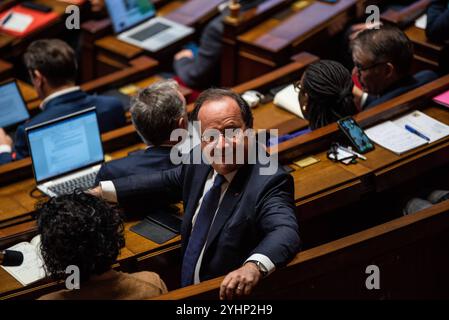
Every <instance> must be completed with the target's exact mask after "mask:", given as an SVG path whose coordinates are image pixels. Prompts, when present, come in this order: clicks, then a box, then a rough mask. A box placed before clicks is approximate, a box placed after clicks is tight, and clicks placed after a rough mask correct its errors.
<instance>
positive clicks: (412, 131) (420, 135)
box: [405, 124, 430, 141]
mask: <svg viewBox="0 0 449 320" xmlns="http://www.w3.org/2000/svg"><path fill="white" fill-rule="evenodd" d="M405 129H407V130H408V131H410V132H411V133H413V134H416V135H417V136H418V137H421V138H423V139H424V140H426V141H430V138H429V137H427V136H425V135H424V134H422V133H421V132H419V131H418V130H416V129H415V128H413V127H411V126H409V125H408V124H406V125H405Z"/></svg>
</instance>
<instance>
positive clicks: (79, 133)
mask: <svg viewBox="0 0 449 320" xmlns="http://www.w3.org/2000/svg"><path fill="white" fill-rule="evenodd" d="M27 133H28V143H29V146H30V153H31V157H32V160H33V168H34V175H35V178H36V181H37V182H40V181H43V180H47V179H50V178H53V177H56V176H59V175H62V174H66V173H70V172H72V171H75V170H78V169H81V168H83V167H86V166H89V165H93V164H96V163H99V162H101V161H102V160H103V148H102V145H101V137H100V130H99V128H98V122H97V115H96V112H95V108H92V109H89V111H87V112H80V113H75V114H72V115H70V116H68V117H63V118H62V119H57V120H55V121H50V122H47V123H44V124H40V125H37V126H34V127H31V128H29V129H27Z"/></svg>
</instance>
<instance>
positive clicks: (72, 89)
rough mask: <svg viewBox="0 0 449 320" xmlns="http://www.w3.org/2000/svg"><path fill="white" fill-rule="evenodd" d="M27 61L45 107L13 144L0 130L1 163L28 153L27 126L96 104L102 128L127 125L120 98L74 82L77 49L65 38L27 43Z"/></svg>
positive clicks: (20, 131) (23, 126)
mask: <svg viewBox="0 0 449 320" xmlns="http://www.w3.org/2000/svg"><path fill="white" fill-rule="evenodd" d="M24 61H25V65H26V67H27V69H28V71H29V73H30V77H31V80H32V82H33V85H34V87H35V89H36V91H37V93H38V95H39V98H41V99H42V103H41V106H40V108H41V109H42V111H41V112H40V113H39V114H38V115H36V116H35V117H33V118H32V119H31V120H29V121H28V122H26V123H25V124H23V125H21V126H19V127H18V128H17V131H16V137H15V141H14V146H13V145H12V142H11V140H10V139H8V137H7V135H6V134H5V132H4V130H2V129H1V130H0V164H3V163H7V162H11V161H13V160H16V159H21V158H24V157H26V156H28V144H27V139H26V133H25V128H27V127H30V126H33V125H36V124H39V123H42V122H45V121H48V120H52V119H55V118H58V117H61V116H65V115H68V114H71V113H73V112H77V111H80V110H83V109H86V108H89V107H92V106H95V107H96V108H97V114H98V122H99V126H100V131H101V132H106V131H109V130H112V129H116V128H119V127H122V126H123V125H125V122H126V119H125V113H124V109H123V106H122V104H121V102H120V101H119V100H118V99H116V98H113V97H105V96H95V95H89V94H87V93H85V92H84V91H82V90H81V89H80V87H77V86H75V79H76V74H77V62H76V58H75V53H74V51H73V49H72V48H70V46H69V45H67V44H66V43H65V42H63V41H61V40H58V39H49V40H37V41H35V42H33V43H32V44H31V45H30V46H29V47H28V49H27V51H26V52H25V55H24Z"/></svg>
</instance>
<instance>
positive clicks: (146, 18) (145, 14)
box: [105, 0, 194, 52]
mask: <svg viewBox="0 0 449 320" xmlns="http://www.w3.org/2000/svg"><path fill="white" fill-rule="evenodd" d="M105 2H106V7H107V10H108V12H109V16H110V18H111V20H112V26H113V28H114V32H115V33H116V34H118V36H117V38H118V39H120V40H122V41H124V42H127V43H130V44H132V45H135V46H138V47H141V48H143V49H146V50H148V51H151V52H156V51H158V50H160V49H163V48H165V47H167V46H168V45H170V44H172V43H173V42H175V41H177V40H179V39H182V38H184V37H186V36H188V35H190V34H192V33H193V32H194V29H193V28H190V27H187V26H184V25H182V24H179V23H177V22H174V21H171V20H169V19H166V18H163V17H155V15H156V10H155V8H154V5H153V3H152V2H151V1H150V0H106V1H105Z"/></svg>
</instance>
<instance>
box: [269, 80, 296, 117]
mask: <svg viewBox="0 0 449 320" xmlns="http://www.w3.org/2000/svg"><path fill="white" fill-rule="evenodd" d="M273 103H274V104H275V105H276V106H278V107H281V108H282V109H284V110H287V111H288V112H291V113H293V114H295V115H297V116H298V117H300V118H302V119H304V115H303V114H302V110H301V106H300V105H299V100H298V93H297V92H296V91H295V88H294V86H293V84H291V85H289V86H287V87H285V88H284V89H282V90H281V91H279V92H278V93H276V95H275V96H274V100H273Z"/></svg>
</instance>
